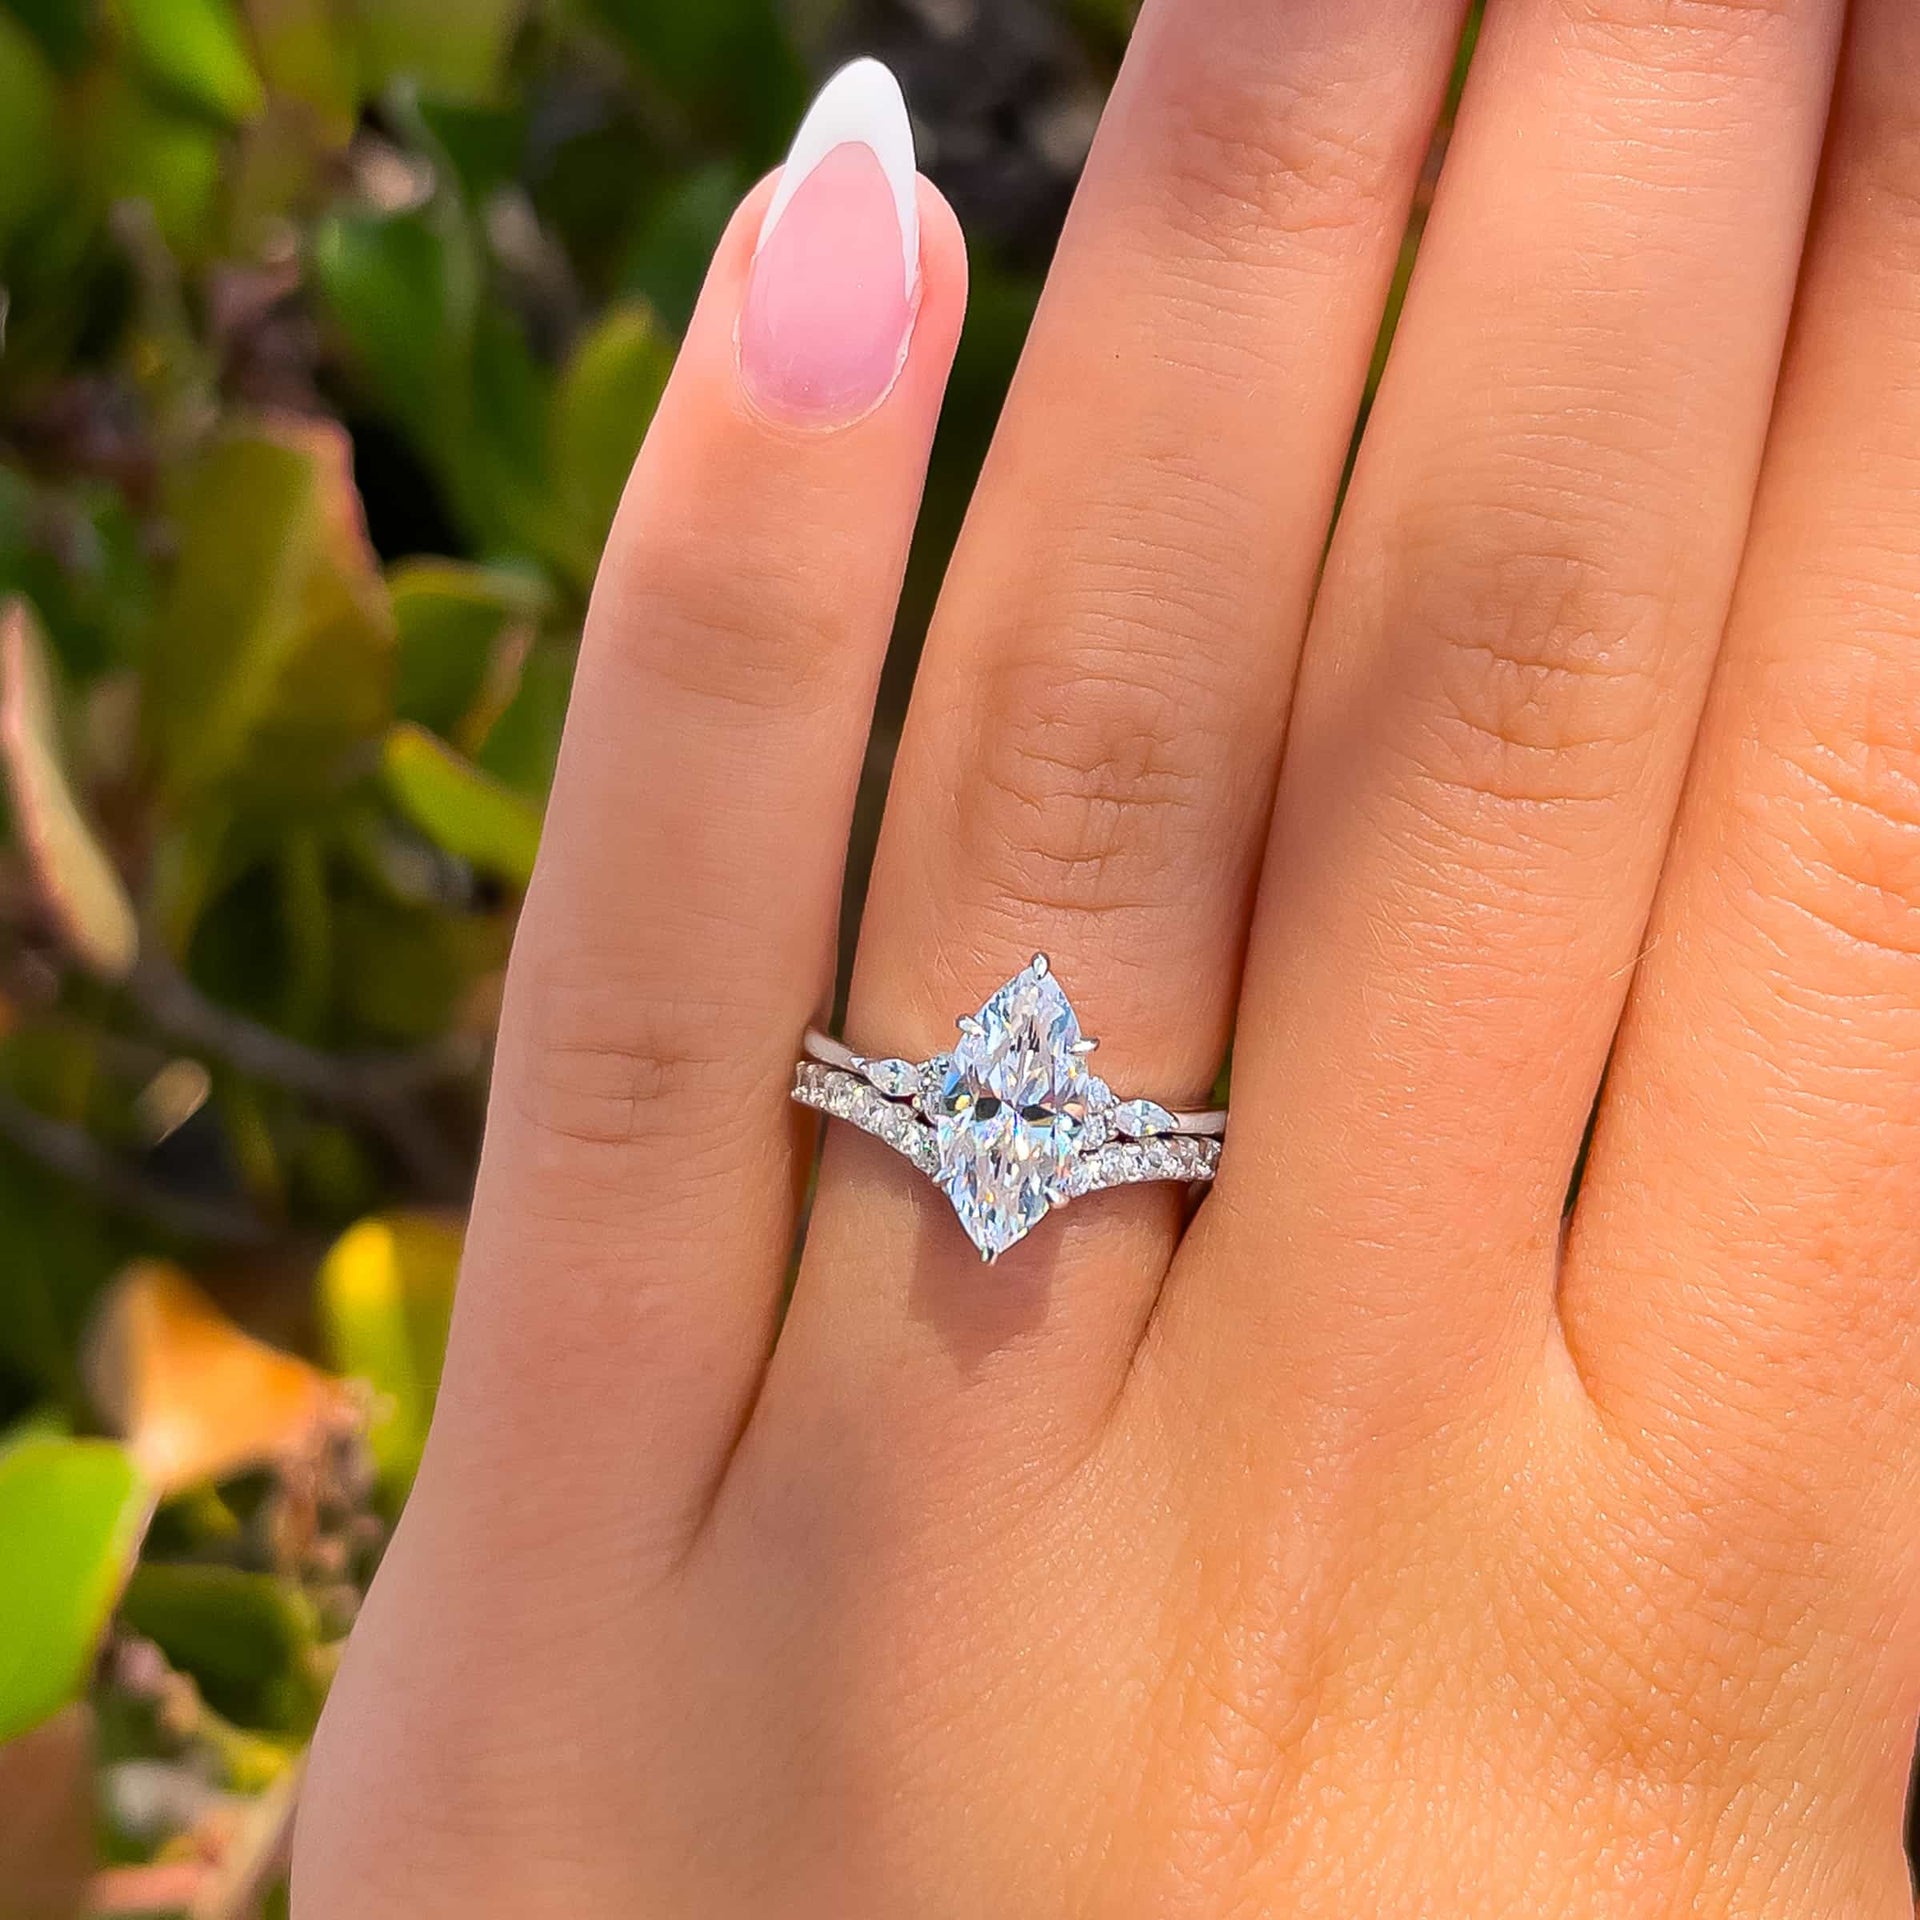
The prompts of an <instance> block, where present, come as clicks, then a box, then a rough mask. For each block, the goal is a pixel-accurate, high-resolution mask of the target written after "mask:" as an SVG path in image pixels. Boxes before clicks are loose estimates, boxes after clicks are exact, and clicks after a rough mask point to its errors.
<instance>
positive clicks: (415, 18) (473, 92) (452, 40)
mask: <svg viewBox="0 0 1920 1920" xmlns="http://www.w3.org/2000/svg"><path fill="white" fill-rule="evenodd" d="M526 11H527V0H360V6H359V17H360V46H361V58H362V60H363V62H364V64H365V67H366V71H367V75H368V80H369V84H370V85H371V87H372V88H373V89H374V90H376V91H377V90H378V89H380V88H382V87H385V86H388V85H390V84H391V83H393V82H395V81H401V82H405V83H408V84H411V85H412V86H415V87H417V88H418V89H419V90H420V91H421V92H422V93H424V94H429V95H432V96H434V97H435V98H438V99H442V100H464V101H486V100H491V99H493V98H494V97H495V96H496V95H497V94H498V92H499V91H500V84H501V80H502V78H503V75H504V72H505V68H506V61H507V54H508V52H509V51H510V50H511V48H512V46H513V37H514V35H515V34H516V33H517V32H518V31H519V28H520V22H521V20H522V19H523V18H524V16H525V14H526Z"/></svg>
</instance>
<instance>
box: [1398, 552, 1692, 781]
mask: <svg viewBox="0 0 1920 1920" xmlns="http://www.w3.org/2000/svg"><path fill="white" fill-rule="evenodd" d="M1424 591H1425V594H1426V607H1425V610H1424V613H1423V625H1424V626H1425V627H1426V629H1427V630H1428V631H1429V633H1430V634H1431V636H1432V638H1433V640H1434V642H1435V643H1436V644H1435V645H1434V646H1433V649H1432V653H1431V658H1432V661H1433V665H1432V669H1431V671H1432V675H1433V679H1432V686H1431V691H1430V695H1429V697H1428V699H1427V700H1426V701H1425V703H1424V705H1423V709H1422V711H1423V718H1424V725H1423V727H1422V728H1421V730H1420V735H1419V738H1418V742H1417V747H1416V752H1417V755H1418V758H1419V763H1420V766H1421V770H1422V771H1423V773H1424V774H1425V775H1426V776H1427V777H1428V778H1429V779H1430V780H1431V781H1432V782H1433V783H1434V784H1436V785H1437V786H1439V787H1441V788H1443V789H1446V790H1449V791H1454V792H1459V793H1464V794H1466V795H1468V796H1470V797H1471V798H1472V799H1474V800H1475V801H1476V802H1490V803H1495V804H1500V805H1506V806H1539V805H1545V804H1553V805H1557V806H1561V807H1567V806H1572V805H1576V804H1579V803H1583V802H1602V803H1604V802H1607V801H1611V800H1614V799H1616V798H1617V797H1618V796H1619V794H1620V793H1621V792H1622V791H1623V790H1624V788H1625V787H1626V786H1627V785H1629V784H1630V783H1631V782H1632V781H1633V779H1634V778H1635V777H1636V776H1637V774H1638V772H1639V770H1640V769H1641V767H1642V766H1643V764H1644V760H1645V755H1646V749H1647V743H1648V739H1649V736H1650V735H1651V734H1652V732H1653V730H1654V728H1655V726H1656V724H1657V719H1658V713H1659V705H1660V699H1661V675H1660V670H1659V669H1660V663H1661V659H1662V656H1663V653H1664V651H1665V649H1664V647H1663V644H1662V642H1663V637H1664V629H1665V623H1666V615H1665V612H1664V608H1663V604H1662V600H1661V596H1659V595H1658V594H1656V593H1653V592H1650V591H1644V590H1641V589H1639V588H1636V587H1634V586H1632V585H1630V584H1628V583H1626V582H1624V581H1622V580H1620V579H1619V578H1617V577H1615V576H1614V574H1613V572H1612V570H1611V569H1610V568H1609V567H1608V566H1607V565H1606V564H1605V563H1604V562H1596V561H1594V560H1592V559H1591V558H1589V557H1587V556H1584V555H1583V554H1581V553H1579V552H1578V551H1576V550H1574V549H1572V548H1571V547H1568V546H1561V547H1558V548H1555V547H1552V546H1550V545H1549V544H1547V543H1543V542H1540V541H1539V540H1538V539H1537V538H1536V539H1534V540H1532V541H1531V542H1523V543H1519V544H1509V545H1505V546H1503V548H1502V550H1501V551H1500V552H1499V553H1498V554H1497V555H1496V556H1492V557H1487V558H1482V557H1479V556H1475V555H1473V554H1471V553H1470V552H1468V551H1467V550H1466V549H1465V548H1464V547H1462V546H1459V545H1456V546H1455V547H1454V548H1453V549H1452V550H1451V553H1450V554H1449V555H1448V556H1447V557H1443V558H1439V559H1438V560H1437V561H1436V566H1435V570H1434V573H1433V574H1432V576H1431V577H1430V578H1429V581H1428V584H1427V586H1426V588H1425V590H1424Z"/></svg>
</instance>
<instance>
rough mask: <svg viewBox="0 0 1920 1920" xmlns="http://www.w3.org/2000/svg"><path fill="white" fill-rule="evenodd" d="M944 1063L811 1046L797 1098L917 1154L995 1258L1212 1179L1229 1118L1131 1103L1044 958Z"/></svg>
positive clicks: (813, 1040) (833, 1043) (824, 1039)
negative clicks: (1132, 1199) (1113, 1202)
mask: <svg viewBox="0 0 1920 1920" xmlns="http://www.w3.org/2000/svg"><path fill="white" fill-rule="evenodd" d="M959 1026H960V1040H959V1044H958V1045H957V1046H956V1047H955V1048H954V1049H953V1051H952V1052H951V1053H937V1054H935V1055H934V1057H933V1058H932V1059H931V1060H922V1061H912V1060H893V1059H879V1058H874V1057H870V1056H868V1055H866V1054H860V1053H854V1052H851V1051H850V1050H849V1049H848V1048H846V1047H843V1046H842V1045H841V1044H840V1042H839V1041H837V1040H834V1039H831V1038H829V1037H828V1036H827V1035H826V1034H824V1033H820V1032H818V1031H810V1032H809V1033H808V1034H807V1038H806V1058H805V1059H803V1060H802V1061H801V1062H800V1064H799V1066H798V1068H797V1069H796V1070H795V1074H794V1082H793V1097H794V1099H796V1100H797V1101H799V1102H800V1104H801V1105H802V1106H806V1107H817V1108H818V1109H819V1110H820V1111H821V1112H822V1113H825V1114H828V1115H830V1116H831V1117H832V1118H834V1119H836V1120H847V1121H851V1122H852V1124H853V1125H854V1126H856V1127H859V1128H860V1129H862V1131H864V1132H866V1133H870V1134H873V1135H874V1136H875V1137H876V1138H877V1139H880V1140H884V1141H885V1142H886V1143H887V1145H888V1146H890V1147H892V1148H893V1149H894V1150H895V1151H896V1152H898V1153H902V1154H905V1155H906V1157H907V1158H908V1159H909V1160H911V1161H912V1162H913V1164H914V1165H915V1166H916V1167H918V1168H919V1169H920V1171H921V1172H922V1173H924V1174H925V1175H926V1176H927V1177H928V1178H929V1179H930V1180H932V1181H933V1183H934V1184H935V1185H936V1186H937V1187H938V1188H939V1189H940V1190H941V1192H943V1193H944V1194H945V1195H946V1196H947V1198H948V1200H950V1201H951V1202H952V1203H953V1210H954V1212H955V1213H956V1214H958V1215H959V1217H960V1224H961V1225H962V1226H963V1227H964V1228H965V1229H966V1230H967V1235H968V1238H969V1239H971V1240H972V1242H973V1244H974V1245H975V1246H976V1247H978V1248H979V1249H980V1257H981V1258H982V1259H983V1260H986V1261H987V1262H989V1263H991V1262H992V1261H994V1260H996V1259H998V1258H999V1256H1000V1255H1001V1254H1003V1253H1005V1252H1006V1250H1007V1249H1008V1248H1009V1247H1010V1246H1012V1245H1013V1244H1014V1242H1015V1241H1017V1240H1020V1239H1023V1238H1024V1237H1025V1236H1026V1235H1027V1234H1028V1233H1029V1232H1030V1231H1031V1230H1032V1229H1033V1228H1034V1227H1036V1226H1037V1225H1038V1224H1039V1223H1040V1221H1041V1220H1042V1219H1044V1218H1045V1217H1046V1215H1047V1213H1048V1212H1049V1210H1050V1209H1052V1208H1054V1207H1063V1206H1065V1205H1066V1204H1067V1202H1068V1201H1069V1200H1077V1199H1079V1198H1080V1196H1081V1195H1082V1194H1087V1193H1094V1192H1097V1191H1099V1189H1101V1188H1103V1187H1118V1186H1125V1185H1127V1184H1128V1183H1130V1182H1132V1181H1137V1180H1183V1181H1189V1182H1191V1181H1199V1180H1211V1179H1212V1178H1213V1175H1214V1170H1215V1169H1216V1168H1217V1167H1218V1166H1219V1164H1220V1142H1221V1136H1222V1135H1223V1134H1224V1133H1225V1132H1226V1125H1227V1116H1226V1113H1225V1111H1224V1110H1217V1111H1214V1112H1209V1113H1176V1112H1174V1111H1172V1110H1171V1109H1169V1108H1167V1107H1163V1106H1160V1105H1158V1104H1156V1103H1155V1102H1154V1101H1152V1100H1123V1099H1121V1098H1119V1097H1118V1096H1117V1095H1116V1094H1115V1093H1114V1091H1113V1089H1112V1088H1111V1087H1109V1086H1108V1085H1107V1083H1106V1082H1105V1081H1104V1080H1102V1079H1101V1078H1100V1077H1099V1075H1098V1074H1096V1073H1095V1072H1094V1071H1093V1070H1092V1068H1091V1067H1089V1066H1088V1064H1087V1056H1088V1055H1089V1054H1090V1053H1092V1052H1093V1050H1094V1047H1095V1046H1096V1045H1097V1044H1098V1043H1097V1042H1095V1041H1093V1040H1090V1039H1084V1038H1082V1037H1081V1033H1080V1022H1079V1019H1078V1018H1077V1017H1076V1015H1075V1013H1074V1011H1073V1006H1072V1003H1071V1002H1070V1001H1069V1000H1068V999H1067V996H1066V994H1065V993H1064V992H1063V991H1062V989H1061V986H1060V983H1059V981H1058V980H1056V979H1055V978H1054V977H1053V972H1052V970H1051V968H1049V966H1048V965H1047V956H1046V955H1045V954H1044V953H1037V954H1035V955H1034V957H1033V962H1032V964H1031V965H1030V966H1026V967H1023V968H1022V969H1021V970H1020V972H1018V973H1016V974H1015V975H1014V976H1013V978H1012V979H1011V980H1009V981H1008V982H1007V984H1006V985H1005V986H1004V987H1002V988H1001V989H1000V991H999V992H998V993H996V994H994V995H993V997H992V998H991V999H990V1000H988V1002H987V1003H986V1005H985V1006H983V1007H982V1008H981V1009H980V1011H979V1012H978V1013H972V1014H968V1015H967V1016H966V1017H965V1018H964V1019H963V1020H961V1021H960V1023H959Z"/></svg>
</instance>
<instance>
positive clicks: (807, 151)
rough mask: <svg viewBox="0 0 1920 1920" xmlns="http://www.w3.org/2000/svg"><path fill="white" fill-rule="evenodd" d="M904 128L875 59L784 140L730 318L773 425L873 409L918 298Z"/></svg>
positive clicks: (853, 71) (835, 83)
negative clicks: (782, 162) (742, 293)
mask: <svg viewBox="0 0 1920 1920" xmlns="http://www.w3.org/2000/svg"><path fill="white" fill-rule="evenodd" d="M915 195H916V185H915V178H914V165H913V129H912V127H911V126H910V125H909V123H908V120H907V105H906V102H905V100H904V99H902V98H901V94H900V83H899V82H898V81H897V80H895V79H894V77H893V75H892V74H891V73H890V72H889V71H888V70H887V69H886V68H885V67H884V66H882V65H881V64H880V62H879V61H878V60H856V61H854V62H853V63H852V65H850V66H845V67H842V68H841V69H840V71H839V72H838V73H836V74H835V75H834V76H833V78H832V79H831V80H829V81H828V82H827V84H826V85H825V86H824V87H823V88H822V89H821V90H820V95H819V98H818V99H816V100H815V101H814V103H813V105H812V107H811V108H810V109H809V110H808V113H807V117H806V119H805V120H804V121H802V122H801V125H800V131H799V132H798V133H797V134H796V135H795V136H794V140H793V149H792V151H791V152H790V153H789V154H788V155H787V164H786V166H785V168H784V169H783V170H782V172H781V175H780V179H779V182H778V184H777V185H776V187H775V189H774V195H773V199H772V201H771V202H770V203H769V205H768V207H767V216H766V219H765V221H764V222H763V223H762V225H761V228H760V241H759V245H758V246H757V247H756V248H755V250H754V256H753V266H752V269H751V271H750V272H749V274H748V276H747V297H746V304H745V306H744V308H743V309H742V311H741V315H740V374H741V378H742V379H743V380H744V381H745V383H746V387H747V391H748V393H749V394H751V396H752V397H753V399H754V401H755V403H756V404H757V405H758V406H760V407H761V408H762V409H763V410H765V411H766V412H768V413H770V414H773V415H775V416H777V417H780V418H784V419H789V420H796V421H801V422H804V423H806V424H809V425H814V426H838V425H842V424H844V423H846V422H848V421H851V420H857V419H858V418H859V417H860V416H861V415H862V414H865V413H869V412H871V411H872V410H873V408H874V407H876V406H878V405H879V403H880V402H881V401H882V400H883V399H885V398H886V396H887V394H888V392H889V391H890V390H891V389H892V386H893V383H894V381H895V380H897V379H898V378H899V376H900V369H901V367H902V366H904V365H905V363H906V357H907V345H908V342H909V340H910V339H911V338H912V335H913V321H914V314H915V311H916V310H917V308H918V305H919V299H920V215H919V210H918V205H917V202H916V198H915Z"/></svg>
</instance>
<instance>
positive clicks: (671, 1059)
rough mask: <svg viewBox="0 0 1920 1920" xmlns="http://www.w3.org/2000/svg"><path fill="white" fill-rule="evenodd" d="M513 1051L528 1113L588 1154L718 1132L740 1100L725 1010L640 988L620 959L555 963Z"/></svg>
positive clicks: (535, 994)
mask: <svg viewBox="0 0 1920 1920" xmlns="http://www.w3.org/2000/svg"><path fill="white" fill-rule="evenodd" d="M527 989H528V990H527V991H526V992H525V993H524V994H522V995H520V996H519V1004H518V1006H517V1009H516V1013H517V1018H516V1021H515V1028H516V1032H515V1037H514V1041H513V1045H512V1048H511V1055H510V1057H509V1058H506V1059H503V1061H502V1077H503V1081H504V1085H505V1087H506V1089H507V1091H508V1093H509V1096H510V1098H511V1100H512V1102H513V1107H514V1111H515V1113H516V1116H517V1117H518V1119H519V1120H520V1121H521V1122H522V1123H523V1124H524V1125H525V1126H526V1127H527V1128H528V1129H530V1130H531V1132H532V1133H533V1135H534V1136H535V1137H536V1138H537V1139H539V1140H542V1141H545V1142H548V1143H551V1144H552V1145H553V1146H555V1147H556V1148H559V1149H561V1150H564V1151H566V1152H567V1153H568V1154H569V1155H570V1156H571V1157H572V1158H575V1159H577V1158H578V1157H579V1155H580V1153H581V1152H582V1151H583V1150H584V1151H585V1152H586V1153H587V1154H589V1155H591V1154H592V1153H594V1152H595V1151H596V1150H614V1151H618V1152H619V1153H620V1155H621V1157H622V1158H623V1159H624V1158H626V1157H628V1154H629V1152H630V1150H631V1149H633V1148H636V1147H645V1146H649V1145H654V1144H659V1143H662V1142H665V1141H667V1140H672V1141H674V1142H676V1143H679V1144H678V1145H676V1153H679V1152H682V1151H687V1152H692V1151H696V1150H697V1148H696V1146H695V1144H694V1143H698V1142H700V1141H702V1140H709V1141H710V1140H711V1139H712V1138H713V1135H714V1132H715V1129H716V1127H717V1126H720V1125H721V1124H723V1123H724V1119H725V1115H726V1112H727V1110H728V1109H729V1108H731V1107H735V1106H737V1105H738V1104H739V1102H740V1096H741V1089H740V1085H739V1063H738V1062H737V1061H736V1060H733V1059H732V1058H731V1057H730V1056H729V1054H728V1049H727V1047H726V1044H725V1035H726V1034H727V1032H728V1022H727V1017H726V1013H725V1010H724V1009H723V1008H721V1007H719V1006H715V1005H703V1004H700V1003H699V1002H697V1001H695V1000H692V999H690V998H685V997H682V998H677V999H666V998H663V997H660V996H657V995H639V996H636V995H635V994H633V993H632V992H631V991H630V990H629V988H628V986H627V984H626V982H625V980H624V978H623V975H622V972H621V969H620V968H619V967H618V966H617V965H613V964H607V965H600V964H595V963H594V962H593V960H592V958H591V956H585V957H583V958H582V959H581V960H580V961H579V962H578V963H566V964H560V963H550V964H548V965H546V966H544V967H542V968H541V969H540V977H538V978H536V979H534V980H531V981H529V982H528V983H527Z"/></svg>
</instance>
